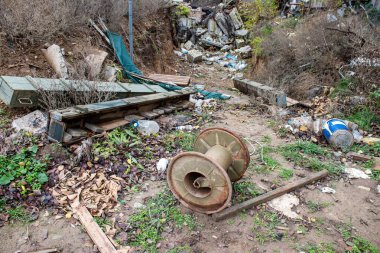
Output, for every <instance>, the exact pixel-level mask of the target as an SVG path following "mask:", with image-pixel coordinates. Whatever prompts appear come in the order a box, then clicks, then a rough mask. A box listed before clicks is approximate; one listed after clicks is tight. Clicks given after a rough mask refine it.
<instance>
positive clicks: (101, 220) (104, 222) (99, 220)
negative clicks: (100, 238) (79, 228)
mask: <svg viewBox="0 0 380 253" xmlns="http://www.w3.org/2000/svg"><path fill="white" fill-rule="evenodd" d="M94 220H95V222H96V223H97V224H98V225H99V227H100V228H101V229H103V230H104V229H105V228H106V226H111V221H110V220H109V219H107V218H102V217H94Z"/></svg>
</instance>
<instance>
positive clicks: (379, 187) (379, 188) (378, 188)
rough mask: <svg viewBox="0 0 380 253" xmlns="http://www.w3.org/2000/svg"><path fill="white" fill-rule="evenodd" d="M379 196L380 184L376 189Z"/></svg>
mask: <svg viewBox="0 0 380 253" xmlns="http://www.w3.org/2000/svg"><path fill="white" fill-rule="evenodd" d="M376 192H377V194H380V184H379V185H378V186H377V187H376Z"/></svg>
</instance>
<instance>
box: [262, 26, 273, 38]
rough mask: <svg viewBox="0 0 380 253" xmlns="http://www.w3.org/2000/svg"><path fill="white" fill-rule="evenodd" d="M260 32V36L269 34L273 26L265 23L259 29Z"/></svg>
mask: <svg viewBox="0 0 380 253" xmlns="http://www.w3.org/2000/svg"><path fill="white" fill-rule="evenodd" d="M260 32H261V35H262V36H269V35H271V34H272V33H273V27H272V26H271V25H269V24H267V25H265V26H264V27H262V28H261V29H260Z"/></svg>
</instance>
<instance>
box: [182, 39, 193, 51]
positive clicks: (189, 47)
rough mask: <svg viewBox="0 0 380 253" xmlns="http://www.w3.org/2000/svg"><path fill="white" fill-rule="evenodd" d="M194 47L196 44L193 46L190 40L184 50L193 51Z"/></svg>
mask: <svg viewBox="0 0 380 253" xmlns="http://www.w3.org/2000/svg"><path fill="white" fill-rule="evenodd" d="M193 47H194V44H193V42H191V41H190V40H189V41H187V42H186V43H185V44H184V45H183V48H185V49H186V50H191V49H193Z"/></svg>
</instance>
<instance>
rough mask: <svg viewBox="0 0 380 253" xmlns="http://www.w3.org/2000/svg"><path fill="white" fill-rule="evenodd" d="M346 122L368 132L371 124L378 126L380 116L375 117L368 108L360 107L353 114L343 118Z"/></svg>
mask: <svg viewBox="0 0 380 253" xmlns="http://www.w3.org/2000/svg"><path fill="white" fill-rule="evenodd" d="M345 119H346V120H349V121H351V122H354V123H356V124H357V125H358V126H359V128H360V129H363V130H366V131H368V130H370V129H371V124H372V123H376V124H380V116H378V115H376V113H374V112H373V111H372V110H371V109H369V108H368V107H362V108H359V109H357V110H356V111H355V112H354V113H353V114H351V115H348V116H347V117H345Z"/></svg>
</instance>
